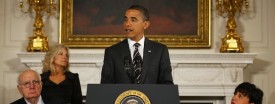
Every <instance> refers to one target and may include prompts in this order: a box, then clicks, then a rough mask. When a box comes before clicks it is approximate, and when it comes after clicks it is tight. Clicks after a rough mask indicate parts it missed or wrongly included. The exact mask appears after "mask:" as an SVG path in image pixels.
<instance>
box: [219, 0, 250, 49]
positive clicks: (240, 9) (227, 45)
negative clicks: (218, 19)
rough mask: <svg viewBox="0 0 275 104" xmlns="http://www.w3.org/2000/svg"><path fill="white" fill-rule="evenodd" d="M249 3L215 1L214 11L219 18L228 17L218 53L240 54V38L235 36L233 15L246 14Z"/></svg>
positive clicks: (224, 0)
mask: <svg viewBox="0 0 275 104" xmlns="http://www.w3.org/2000/svg"><path fill="white" fill-rule="evenodd" d="M248 8H249V3H248V1H247V0H216V10H217V12H218V14H219V15H220V16H223V17H228V20H227V24H226V29H227V30H226V36H225V37H224V38H223V39H222V45H221V48H220V52H239V53H242V52H243V51H244V48H243V46H242V37H240V36H239V35H238V34H237V30H236V28H237V24H236V22H235V14H236V13H239V14H244V13H247V12H248Z"/></svg>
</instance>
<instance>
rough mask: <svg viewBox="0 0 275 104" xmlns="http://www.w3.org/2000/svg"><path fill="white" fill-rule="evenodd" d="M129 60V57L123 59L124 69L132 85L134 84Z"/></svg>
mask: <svg viewBox="0 0 275 104" xmlns="http://www.w3.org/2000/svg"><path fill="white" fill-rule="evenodd" d="M131 62H132V61H131V58H130V57H129V56H126V57H124V69H125V72H126V74H127V75H128V77H129V78H130V79H131V81H132V83H133V82H134V76H133V74H132V73H133V70H132V67H131Z"/></svg>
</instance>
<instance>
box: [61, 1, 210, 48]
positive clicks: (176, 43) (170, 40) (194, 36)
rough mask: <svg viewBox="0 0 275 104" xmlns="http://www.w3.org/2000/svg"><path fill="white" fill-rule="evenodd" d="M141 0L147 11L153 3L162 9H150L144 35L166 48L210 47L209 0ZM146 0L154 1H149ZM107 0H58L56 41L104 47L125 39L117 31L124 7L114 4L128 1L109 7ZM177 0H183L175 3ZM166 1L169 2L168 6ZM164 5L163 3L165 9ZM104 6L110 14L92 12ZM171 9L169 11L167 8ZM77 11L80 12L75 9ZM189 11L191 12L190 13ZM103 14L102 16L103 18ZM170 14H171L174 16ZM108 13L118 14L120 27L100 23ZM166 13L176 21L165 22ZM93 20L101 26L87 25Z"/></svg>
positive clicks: (104, 21) (74, 44) (79, 45)
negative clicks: (58, 12) (57, 33)
mask: <svg viewBox="0 0 275 104" xmlns="http://www.w3.org/2000/svg"><path fill="white" fill-rule="evenodd" d="M98 1H102V2H105V4H104V3H101V4H96V5H95V3H96V2H98ZM141 1H146V3H145V4H146V6H147V7H150V8H148V10H149V12H150V10H152V11H153V10H154V8H153V7H155V11H157V13H163V12H164V13H166V14H163V15H159V14H153V13H150V21H151V25H150V27H149V29H150V28H151V27H152V31H151V30H149V33H147V31H146V32H145V36H146V37H148V38H149V39H151V40H154V41H157V42H160V43H163V44H165V45H167V47H168V48H210V47H211V0H172V1H170V0H141ZM150 1H151V2H154V3H150ZM168 1H169V2H171V3H175V4H176V5H177V6H175V4H170V3H164V2H168ZM173 1H174V2H173ZM194 1H195V2H194ZM87 2H90V3H91V4H94V5H90V4H87ZM107 2H108V3H107ZM109 2H110V1H103V0H97V1H96V0H60V22H59V24H60V25H59V43H61V44H65V45H67V46H69V47H72V48H106V47H108V46H111V45H113V44H115V43H117V42H120V41H122V40H123V39H125V36H124V34H120V32H121V31H123V27H122V24H123V16H124V14H121V13H124V11H125V10H126V8H122V9H121V8H118V7H121V4H123V6H125V5H126V6H128V5H129V4H131V3H124V2H121V1H120V2H119V1H113V2H115V4H114V5H116V7H112V8H111V7H110V3H109ZM125 2H126V1H125ZM156 2H158V3H157V6H156ZM178 2H185V3H178ZM188 3H192V4H188ZM103 4H104V5H105V6H104V5H103ZM137 4H142V3H137ZM164 4H165V5H164ZM169 4H170V5H172V6H169ZM111 5H112V4H111ZM150 5H151V6H150ZM153 5H155V6H153ZM160 5H161V6H160ZM182 5H184V6H182ZM93 6H96V7H99V6H100V7H101V8H96V7H93ZM146 6H145V7H146ZM104 7H106V8H107V7H108V8H107V9H106V8H104ZM157 7H159V8H157ZM165 7H167V9H166V8H165ZM181 7H184V8H187V10H182V9H184V8H181ZM113 8H118V9H117V10H116V9H115V10H116V13H114V12H113V11H110V10H114V9H113ZM105 9H106V10H108V11H109V12H110V14H111V16H110V15H107V14H101V15H100V14H96V15H94V16H92V14H93V13H98V12H100V11H101V13H106V11H105V12H104V10H105ZM188 9H190V10H188ZM168 10H169V11H168ZM171 10H172V11H173V12H171ZM79 11H80V12H83V13H79ZM108 11H107V13H108ZM183 11H185V12H183ZM112 13H113V14H112ZM119 13H120V14H119ZM168 13H170V14H168ZM86 14H89V16H90V17H88V16H84V15H86ZM190 14H192V15H191V16H190ZM156 15H158V16H156ZM175 15H176V16H175ZM95 16H96V17H98V18H97V19H94V18H95ZM103 16H105V17H106V19H104V17H103ZM161 16H166V17H163V18H162V17H161ZM171 16H174V17H176V18H177V19H175V18H173V17H171ZM192 16H193V17H192ZM194 16H195V17H194ZM107 17H108V18H107ZM112 17H115V18H118V21H120V22H121V23H120V24H119V25H121V27H119V25H118V23H116V24H117V25H115V26H113V27H111V26H110V25H108V26H102V25H103V24H106V23H110V20H114V18H112ZM168 17H169V18H170V17H171V18H173V19H171V20H172V21H176V22H165V21H166V20H165V18H168ZM178 17H180V18H178ZM181 17H182V18H183V19H182V18H181ZM93 19H94V20H93ZM100 20H101V21H100ZM171 20H170V21H171ZM192 20H193V21H192ZM106 21H107V22H106ZM190 21H191V22H190ZM93 22H96V23H97V24H100V25H101V26H100V25H91V24H95V23H93ZM116 22H117V21H116ZM154 23H155V24H154ZM172 23H174V24H172ZM113 24H115V23H113ZM159 26H162V27H159ZM153 27H159V28H153ZM117 28H118V29H117ZM177 28H178V29H177ZM165 29H166V30H165ZM174 29H175V30H174ZM176 29H177V30H176ZM93 30H100V31H93ZM153 30H156V31H153ZM163 30H164V31H163ZM166 31H167V32H166Z"/></svg>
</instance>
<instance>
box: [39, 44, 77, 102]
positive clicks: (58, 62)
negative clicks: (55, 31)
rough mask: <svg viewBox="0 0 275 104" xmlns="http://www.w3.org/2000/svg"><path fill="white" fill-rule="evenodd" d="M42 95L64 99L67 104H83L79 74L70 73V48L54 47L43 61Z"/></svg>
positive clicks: (63, 46)
mask: <svg viewBox="0 0 275 104" xmlns="http://www.w3.org/2000/svg"><path fill="white" fill-rule="evenodd" d="M41 78H42V82H43V86H42V94H44V95H47V96H53V97H58V98H60V99H63V100H64V101H65V102H66V104H68V103H69V104H82V93H81V87H80V81H79V77H78V74H77V73H72V72H70V71H69V48H68V47H66V46H65V45H57V46H55V47H52V48H51V49H50V50H49V51H48V52H47V53H46V55H45V58H44V60H43V70H42V74H41Z"/></svg>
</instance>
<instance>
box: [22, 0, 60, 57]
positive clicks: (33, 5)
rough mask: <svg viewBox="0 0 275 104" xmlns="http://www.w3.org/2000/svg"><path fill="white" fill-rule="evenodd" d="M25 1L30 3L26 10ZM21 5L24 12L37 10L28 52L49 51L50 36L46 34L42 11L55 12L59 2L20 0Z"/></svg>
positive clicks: (50, 13) (51, 0) (50, 0)
mask: <svg viewBox="0 0 275 104" xmlns="http://www.w3.org/2000/svg"><path fill="white" fill-rule="evenodd" d="M24 3H27V4H28V7H27V9H26V10H24V9H25V7H24ZM19 7H20V9H21V11H22V12H24V13H32V12H33V11H35V14H36V16H35V21H34V24H33V27H34V29H33V36H31V37H29V44H28V47H27V51H28V52H37V51H39V52H45V51H48V49H49V45H48V38H47V37H46V36H45V35H44V30H43V27H44V23H43V20H42V12H44V11H45V12H46V13H47V14H49V15H52V13H53V12H55V11H57V4H56V3H54V1H53V0H26V1H25V2H24V1H19Z"/></svg>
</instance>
